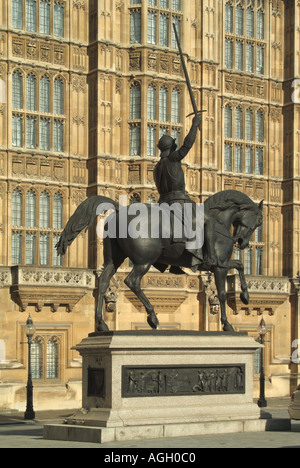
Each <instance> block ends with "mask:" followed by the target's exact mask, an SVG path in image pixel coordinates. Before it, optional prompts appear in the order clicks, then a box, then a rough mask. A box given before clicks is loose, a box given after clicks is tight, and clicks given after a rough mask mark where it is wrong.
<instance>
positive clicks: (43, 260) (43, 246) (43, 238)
mask: <svg viewBox="0 0 300 468" xmlns="http://www.w3.org/2000/svg"><path fill="white" fill-rule="evenodd" d="M40 265H42V266H46V265H49V235H48V234H40Z"/></svg>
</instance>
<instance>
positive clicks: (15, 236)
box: [11, 232, 22, 265]
mask: <svg viewBox="0 0 300 468" xmlns="http://www.w3.org/2000/svg"><path fill="white" fill-rule="evenodd" d="M11 263H12V265H21V263H22V233H21V232H13V233H12V240H11Z"/></svg>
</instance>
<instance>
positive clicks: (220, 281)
mask: <svg viewBox="0 0 300 468" xmlns="http://www.w3.org/2000/svg"><path fill="white" fill-rule="evenodd" d="M227 273H228V270H227V269H226V268H215V269H214V275H215V281H216V286H217V290H218V297H219V301H220V306H221V322H222V325H223V330H224V331H225V332H234V328H233V327H232V325H230V323H229V322H228V319H227V315H226V300H227V294H226V287H225V284H226V278H227Z"/></svg>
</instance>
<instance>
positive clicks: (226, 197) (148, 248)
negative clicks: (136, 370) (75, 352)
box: [56, 190, 263, 332]
mask: <svg viewBox="0 0 300 468" xmlns="http://www.w3.org/2000/svg"><path fill="white" fill-rule="evenodd" d="M105 204H107V205H110V206H112V207H114V210H115V213H114V216H115V217H116V222H117V224H118V222H120V209H121V207H120V205H119V204H118V203H117V202H115V201H113V200H111V199H109V198H106V197H102V196H92V197H90V198H87V199H86V200H85V201H84V202H83V203H82V204H81V205H80V206H79V207H78V208H77V210H76V211H75V213H74V214H73V216H72V217H71V218H70V220H69V222H68V223H67V226H66V227H65V229H64V231H63V233H62V235H61V237H60V240H59V242H58V244H57V246H56V248H57V252H58V254H59V255H64V254H65V253H66V250H67V247H68V246H69V245H71V243H72V242H73V240H74V239H75V238H76V237H77V236H78V234H79V233H80V232H82V231H83V230H84V229H85V230H87V229H88V228H90V227H91V226H92V225H93V222H94V220H95V219H96V218H97V216H98V214H100V213H99V205H103V206H105ZM146 206H147V214H148V219H147V220H146V219H145V220H144V221H145V224H147V223H148V222H149V219H150V212H151V205H146ZM123 209H125V210H126V209H127V208H123ZM204 209H205V213H206V214H208V215H209V216H213V218H214V222H215V250H216V254H217V258H218V263H217V265H216V266H214V267H208V266H207V265H206V264H205V260H203V263H202V264H201V265H199V266H198V267H197V268H198V270H202V271H212V273H214V276H215V282H216V286H217V290H218V297H219V301H220V305H221V322H222V325H223V330H224V331H226V332H234V329H233V327H232V325H231V324H230V323H229V322H228V319H227V315H226V278H227V274H228V271H229V270H231V269H236V270H238V272H239V275H240V280H241V288H242V292H241V300H242V301H243V303H244V304H248V303H249V294H248V287H247V283H246V279H245V275H244V266H243V264H242V263H241V262H240V261H239V260H232V259H231V258H232V253H233V248H234V245H235V244H237V246H238V247H239V248H240V249H245V248H246V247H247V246H248V245H249V242H250V240H251V236H252V234H253V232H254V231H255V229H256V228H257V227H259V226H260V225H261V224H262V220H263V218H262V210H263V202H261V203H260V204H259V205H257V204H256V203H254V202H253V201H252V200H251V199H250V198H249V197H248V196H246V195H245V194H243V193H241V192H238V191H235V190H225V191H223V192H219V193H217V194H215V195H213V196H211V197H210V198H208V199H207V200H206V202H205V203H204ZM147 214H146V215H147ZM127 221H128V224H129V223H130V221H131V218H130V216H129V217H128V219H127ZM141 224H143V220H141ZM123 228H124V226H123ZM126 229H127V226H125V230H126ZM126 232H127V231H126ZM173 245H174V247H173ZM173 245H172V242H171V240H169V245H168V246H167V247H166V239H163V238H162V236H158V237H157V238H151V236H149V237H148V238H142V237H137V238H132V237H130V236H122V237H121V236H120V235H119V230H118V233H117V234H116V236H111V237H109V236H106V237H105V238H104V270H103V272H102V274H101V276H100V278H99V287H98V301H97V309H96V317H95V318H96V323H97V330H98V331H99V332H106V331H109V330H108V327H107V325H106V324H105V322H104V320H103V315H102V307H103V299H104V295H105V293H106V291H107V289H108V287H109V283H110V280H111V278H112V277H113V275H114V274H115V273H116V272H117V270H118V268H119V267H120V266H121V265H122V263H123V262H124V260H125V259H126V258H130V260H131V262H132V263H133V269H132V271H131V273H130V274H129V275H128V277H127V278H126V279H125V284H126V285H127V286H128V287H129V288H130V289H131V290H132V291H133V292H134V293H135V295H136V296H137V297H138V298H139V299H140V301H141V302H142V303H143V305H144V307H145V309H146V311H147V315H148V318H147V321H148V324H149V325H150V327H151V328H153V329H157V328H158V326H159V321H158V318H157V316H156V313H155V310H154V308H153V306H152V305H151V303H150V302H149V300H148V299H147V297H146V295H145V294H144V292H143V291H142V289H141V280H142V278H143V277H144V275H146V273H147V272H148V271H149V269H150V267H151V266H152V265H154V266H155V265H156V264H160V265H175V266H180V267H186V268H191V265H192V264H193V263H192V254H191V253H189V252H187V251H186V250H185V249H184V248H183V250H182V251H181V252H179V253H178V245H176V244H173ZM203 252H204V255H203V258H204V259H205V243H204V246H203Z"/></svg>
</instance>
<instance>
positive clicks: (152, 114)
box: [147, 85, 156, 120]
mask: <svg viewBox="0 0 300 468" xmlns="http://www.w3.org/2000/svg"><path fill="white" fill-rule="evenodd" d="M147 112H148V120H156V89H155V86H153V85H150V86H149V88H148V95H147Z"/></svg>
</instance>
